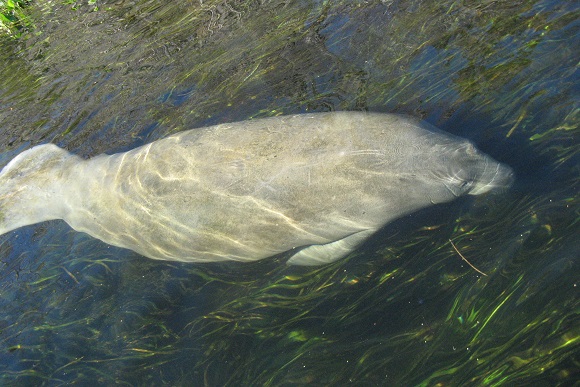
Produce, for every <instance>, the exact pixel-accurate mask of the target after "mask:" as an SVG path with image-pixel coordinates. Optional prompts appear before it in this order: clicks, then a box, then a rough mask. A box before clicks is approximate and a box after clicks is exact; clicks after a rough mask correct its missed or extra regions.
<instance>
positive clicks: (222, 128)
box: [0, 112, 513, 265]
mask: <svg viewBox="0 0 580 387" xmlns="http://www.w3.org/2000/svg"><path fill="white" fill-rule="evenodd" d="M512 176H513V174H512V170H511V169H510V168H509V167H507V166H505V165H503V164H500V163H498V162H497V161H495V160H493V159H492V158H491V157H490V156H488V155H486V154H483V153H481V152H480V151H478V150H477V149H476V148H475V147H474V145H473V144H472V143H471V142H469V141H468V140H465V139H463V138H460V137H456V136H453V135H451V134H448V133H445V132H442V131H440V130H438V129H437V128H435V127H433V126H432V125H430V124H428V123H425V122H422V121H420V120H417V119H415V118H412V117H408V116H402V115H394V114H380V113H365V112H331V113H314V114H299V115H292V116H279V117H273V118H264V119H256V120H250V121H243V122H236V123H228V124H220V125H215V126H210V127H204V128H198V129H192V130H187V131H184V132H180V133H177V134H175V135H172V136H169V137H166V138H164V139H161V140H158V141H154V142H152V143H150V144H146V145H143V146H141V147H139V148H136V149H133V150H131V151H128V152H125V153H118V154H112V155H99V156H96V157H93V158H91V159H88V160H85V159H82V158H81V157H79V156H77V155H74V154H71V153H69V152H68V151H66V150H63V149H61V148H59V147H57V146H56V145H53V144H43V145H38V146H35V147H33V148H31V149H29V150H26V151H24V152H22V153H20V154H19V155H17V156H16V157H15V158H14V159H13V160H12V161H10V162H9V163H8V164H7V165H6V166H5V167H4V168H3V170H2V172H0V234H3V233H6V232H8V231H11V230H14V229H16V228H18V227H22V226H26V225H31V224H34V223H38V222H43V221H47V220H52V219H63V220H64V221H65V222H66V223H68V224H69V225H70V226H71V227H72V228H73V229H75V230H77V231H80V232H85V233H87V234H89V235H91V236H93V237H95V238H98V239H100V240H102V241H104V242H106V243H108V244H111V245H114V246H119V247H123V248H127V249H131V250H133V251H135V252H137V253H139V254H141V255H144V256H146V257H149V258H153V259H161V260H169V261H182V262H213V261H230V260H231V261H255V260H259V259H263V258H267V257H270V256H273V255H276V254H279V253H283V252H286V251H290V252H292V253H294V254H293V255H292V256H291V257H290V258H289V260H288V263H289V264H295V265H318V264H325V263H329V262H333V261H335V260H337V259H339V258H341V257H344V256H346V255H347V254H349V253H350V252H352V251H353V250H354V249H356V248H357V246H359V245H360V244H361V243H362V242H363V241H364V240H366V239H367V238H368V237H369V236H371V235H372V234H373V233H375V232H376V231H377V230H379V229H380V228H382V227H383V226H385V225H386V224H388V223H389V222H392V221H393V220H395V219H397V218H400V217H402V216H404V215H406V214H409V213H412V212H414V211H416V210H418V209H420V208H423V207H427V206H430V205H433V204H437V203H444V202H449V201H451V200H453V199H455V198H457V197H459V196H462V195H466V194H469V195H479V194H483V193H485V192H488V191H490V190H492V189H495V188H506V187H508V186H509V185H510V183H511V181H512V179H513V177H512Z"/></svg>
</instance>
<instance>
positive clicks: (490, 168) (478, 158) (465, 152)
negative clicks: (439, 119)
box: [436, 138, 514, 199]
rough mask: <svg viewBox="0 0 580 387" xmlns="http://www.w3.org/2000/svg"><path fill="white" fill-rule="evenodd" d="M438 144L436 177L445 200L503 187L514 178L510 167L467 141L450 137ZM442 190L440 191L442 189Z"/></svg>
mask: <svg viewBox="0 0 580 387" xmlns="http://www.w3.org/2000/svg"><path fill="white" fill-rule="evenodd" d="M453 140H454V141H449V142H446V143H443V144H439V145H438V148H439V149H440V166H439V168H436V170H437V171H438V172H437V175H438V176H437V178H438V179H440V183H441V184H442V185H443V187H444V190H447V191H448V192H447V193H446V194H447V196H449V199H453V198H454V197H459V196H463V195H481V194H483V193H486V192H489V191H494V190H499V191H502V190H505V189H507V188H509V187H510V186H511V184H512V183H513V181H514V173H513V171H512V169H511V168H510V167H508V166H507V165H505V164H502V163H500V162H498V161H496V160H494V159H493V158H492V157H490V156H488V155H486V154H485V153H483V152H481V151H479V150H478V149H477V148H476V147H475V146H474V145H473V144H472V143H471V142H469V141H467V140H464V139H459V138H453ZM444 190H442V191H444Z"/></svg>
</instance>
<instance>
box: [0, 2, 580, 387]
mask: <svg viewBox="0 0 580 387" xmlns="http://www.w3.org/2000/svg"><path fill="white" fill-rule="evenodd" d="M89 3H90V4H89ZM22 13H23V14H25V15H27V17H28V18H27V19H26V20H24V21H23V22H22V23H21V24H22V25H25V26H26V27H25V28H23V29H21V30H16V29H13V30H1V33H2V38H1V39H0V45H1V49H0V61H1V67H0V68H1V69H2V70H1V71H2V72H1V74H2V77H1V79H2V83H1V84H0V104H1V107H2V109H1V110H0V147H1V148H0V149H1V153H0V165H4V164H6V163H7V162H8V161H9V160H10V159H11V158H12V157H13V156H14V155H15V154H17V153H19V152H20V151H22V150H23V149H26V148H28V147H30V146H32V145H36V144H40V143H45V142H53V143H56V144H58V145H60V146H63V147H65V148H67V149H69V150H70V151H73V152H75V153H78V154H80V155H82V156H85V157H86V156H92V155H96V154H99V153H103V152H107V153H113V152H117V151H123V150H127V149H131V148H133V147H135V146H138V145H141V144H144V143H146V142H150V141H153V140H155V139H158V138H162V137H164V136H166V135H167V134H170V133H174V132H178V131H180V130H184V129H190V128H193V127H198V126H204V125H209V124H213V123H218V122H227V121H233V120H243V119H248V118H255V117H265V116H271V115H277V114H282V113H284V114H288V113H296V112H305V111H327V110H361V109H364V110H370V111H382V112H401V113H407V114H412V115H415V116H418V117H422V118H424V119H426V120H427V121H429V122H431V123H433V124H435V125H437V126H438V127H440V128H441V129H443V130H445V131H448V132H451V133H454V134H457V135H460V136H463V137H466V138H469V139H471V140H473V141H474V142H476V143H477V145H478V147H479V148H480V149H481V150H483V151H485V152H486V153H488V154H490V155H491V156H493V157H494V158H496V159H497V160H499V161H502V162H504V163H507V164H508V165H510V166H512V167H513V168H514V169H515V171H516V175H517V181H516V184H515V185H514V187H513V188H512V189H511V190H510V191H508V192H506V193H503V194H502V195H497V196H486V197H477V198H472V199H469V200H461V201H458V202H455V203H452V204H449V205H445V206H440V207H434V208H431V209H428V210H425V211H422V212H420V213H417V214H414V215H413V216H411V217H408V218H406V219H403V220H401V221H399V222H396V223H395V224H392V225H390V226H389V227H387V229H386V230H383V231H382V232H381V233H379V234H378V235H377V236H376V237H374V238H373V239H372V240H371V241H370V242H369V243H367V244H366V245H365V246H363V247H362V248H361V249H360V250H359V251H357V253H356V254H354V255H353V256H351V257H350V258H349V259H347V260H345V261H341V262H337V263H336V264H333V265H329V266H324V267H320V268H287V267H285V266H284V265H283V264H282V263H283V261H284V257H278V258H274V259H270V260H266V261H263V262H258V263H253V264H245V265H244V264H238V263H231V264H222V265H213V264H212V265H182V264H175V263H164V262H155V261H152V260H148V259H145V258H143V257H140V256H138V255H137V254H135V253H132V252H129V251H125V250H122V249H118V248H114V247H110V246H107V245H105V244H103V243H101V242H99V241H96V240H94V239H92V238H90V237H88V236H86V235H84V234H81V233H76V232H73V231H71V230H70V229H69V228H68V227H67V226H66V224H64V223H63V222H56V221H55V222H48V223H45V224H41V225H37V226H33V227H26V228H23V229H20V230H16V231H14V232H11V233H9V234H7V235H4V236H2V237H0V257H1V258H0V259H1V260H2V263H3V270H2V272H1V273H2V274H0V306H1V307H0V340H1V343H2V348H3V350H2V351H1V352H0V375H1V376H0V377H1V378H2V379H1V380H2V384H4V385H41V384H46V385H61V384H66V383H71V382H73V381H74V382H77V383H79V384H91V385H94V384H100V385H110V384H113V383H119V384H126V385H151V384H155V385H158V384H161V383H165V384H170V385H209V386H213V385H302V384H318V385H332V384H334V385H344V384H346V383H352V384H353V385H425V386H430V385H438V384H439V385H482V384H483V385H502V384H505V385H526V384H533V385H546V386H548V385H550V386H552V385H566V384H570V383H573V380H576V379H577V377H578V368H577V363H578V337H579V326H580V325H579V324H578V320H579V319H578V308H579V304H578V296H577V292H578V282H577V281H578V280H577V275H576V273H577V272H578V264H577V262H578V258H577V257H578V255H579V252H580V251H579V250H580V246H579V244H578V229H579V226H578V213H579V206H578V181H579V179H578V176H579V174H578V172H579V171H578V150H579V146H578V122H579V116H578V111H579V108H578V102H579V98H578V96H579V95H578V71H577V63H578V55H577V49H576V47H578V46H579V45H580V44H579V43H580V42H579V40H580V38H579V37H580V35H579V33H578V27H579V22H578V19H579V18H578V16H579V14H580V8H579V7H578V5H577V4H575V3H574V2H566V1H527V2H520V3H518V4H515V3H514V2H510V1H504V2H492V3H486V2H483V3H482V2H476V3H473V4H462V3H461V2H453V1H446V2H445V1H444V2H440V1H439V2H425V1H355V2H353V1H348V2H347V1H344V2H343V1H336V2H325V1H274V0H273V1H245V2H243V1H231V2H224V1H203V2H192V1H172V2H166V3H159V2H155V1H116V2H102V1H96V2H93V1H91V2H76V3H72V4H65V2H45V1H37V2H34V3H32V4H29V5H26V6H25V7H24V8H23V10H22ZM449 239H451V240H453V242H454V244H455V245H456V246H457V248H458V249H459V250H460V252H461V253H462V254H463V255H464V256H465V257H466V258H467V259H468V260H469V261H470V262H471V263H473V264H474V265H475V266H477V267H478V268H479V269H480V270H482V271H483V272H485V273H486V274H487V276H483V275H481V274H478V273H477V272H476V271H474V270H473V269H472V268H470V267H469V266H468V265H467V264H466V263H465V262H464V261H462V259H461V258H460V257H459V255H458V254H457V253H456V252H455V250H454V249H453V247H452V246H451V244H450V243H449Z"/></svg>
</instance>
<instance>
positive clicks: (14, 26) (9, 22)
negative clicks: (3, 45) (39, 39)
mask: <svg viewBox="0 0 580 387" xmlns="http://www.w3.org/2000/svg"><path fill="white" fill-rule="evenodd" d="M28 4H29V2H28V1H26V0H23V1H19V0H16V1H15V0H0V35H7V36H10V37H13V38H17V37H19V36H20V35H21V33H22V31H23V30H26V29H27V28H28V27H30V26H31V25H32V22H31V21H30V18H29V17H28V15H27V14H26V12H25V8H26V7H27V6H28Z"/></svg>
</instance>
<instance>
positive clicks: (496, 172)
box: [469, 156, 515, 195]
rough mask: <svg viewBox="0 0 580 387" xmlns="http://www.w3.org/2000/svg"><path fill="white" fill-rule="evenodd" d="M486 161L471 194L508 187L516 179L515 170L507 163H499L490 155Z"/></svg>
mask: <svg viewBox="0 0 580 387" xmlns="http://www.w3.org/2000/svg"><path fill="white" fill-rule="evenodd" d="M485 158H486V159H485V163H484V167H483V170H482V173H481V175H480V176H479V178H478V179H477V182H476V184H475V186H474V187H473V189H472V190H471V191H470V192H469V194H470V195H481V194H483V193H486V192H488V191H491V190H497V189H499V190H505V189H508V188H509V187H510V186H511V185H512V184H513V182H514V180H515V175H514V171H513V170H512V169H511V168H510V167H508V166H507V165H505V164H502V163H498V162H497V161H495V160H494V159H492V158H491V157H489V156H486V157H485Z"/></svg>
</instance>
